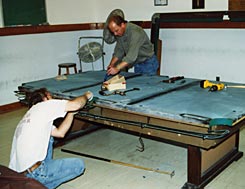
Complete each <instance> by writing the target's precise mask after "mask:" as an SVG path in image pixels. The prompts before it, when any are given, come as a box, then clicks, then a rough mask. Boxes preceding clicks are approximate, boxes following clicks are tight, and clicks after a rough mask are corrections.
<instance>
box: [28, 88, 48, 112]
mask: <svg viewBox="0 0 245 189" xmlns="http://www.w3.org/2000/svg"><path fill="white" fill-rule="evenodd" d="M47 95H48V90H47V89H46V88H40V89H37V90H35V91H33V92H32V93H31V94H30V96H29V100H28V102H29V108H31V107H32V106H33V105H35V104H37V103H39V102H42V101H43V100H44V98H45V97H47Z"/></svg>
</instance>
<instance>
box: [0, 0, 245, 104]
mask: <svg viewBox="0 0 245 189" xmlns="http://www.w3.org/2000/svg"><path fill="white" fill-rule="evenodd" d="M191 2H192V0H181V1H180V0H169V1H168V6H154V0H150V1H142V0H134V1H132V0H130V1H129V0H125V1H123V2H122V1H119V0H103V1H102V0H90V1H85V0H69V1H67V0H46V6H47V17H48V22H49V23H50V24H72V23H91V22H104V21H105V20H106V18H107V16H108V14H109V13H110V12H111V11H112V10H113V9H116V8H120V9H122V10H123V11H124V13H125V17H126V19H127V20H134V21H136V20H143V21H149V20H151V17H152V15H153V14H154V13H156V12H186V11H215V10H227V9H228V0H217V1H213V0H206V1H205V2H206V5H205V7H206V8H205V9H204V10H192V8H191ZM0 12H1V11H0ZM0 14H1V13H0ZM0 21H1V16H0ZM0 26H1V25H0ZM147 33H148V34H149V35H150V30H147ZM101 35H102V31H101V30H95V31H91V30H89V31H76V32H57V33H44V34H33V35H17V36H3V37H0V91H1V95H0V105H4V104H9V103H12V102H16V101H17V98H16V97H15V96H14V92H13V91H15V90H17V87H18V86H20V85H21V84H22V83H24V82H29V81H33V80H39V79H44V78H49V77H55V76H56V75H57V71H58V66H57V65H58V63H61V62H76V63H77V66H78V68H79V61H78V56H77V54H76V52H77V48H78V47H77V43H78V38H79V37H80V36H101ZM244 36H245V33H244V30H224V31H221V30H211V31H209V30H197V29H194V30H185V29H181V30H173V29H171V30H170V29H169V30H161V32H160V38H161V39H162V40H163V52H162V53H163V56H162V70H161V74H163V75H170V76H171V75H184V76H186V77H198V78H207V79H214V78H215V76H216V75H217V74H218V75H219V76H220V77H221V79H224V80H231V81H238V82H239V81H240V82H245V79H244V77H245V76H243V74H242V69H244V68H243V67H244V66H243V63H242V60H244V59H245V57H244V56H245V53H244V47H243V44H242V41H244ZM218 42H219V43H220V44H218ZM228 43H229V44H228ZM113 47H114V45H106V46H105V52H106V56H105V64H106V65H107V64H108V62H109V60H110V57H111V54H112V51H113ZM237 57H238V60H235V58H237ZM221 63H222V64H221ZM99 65H100V66H99ZM90 66H91V65H89V64H86V65H85V64H83V67H84V70H87V69H91V67H90ZM101 68H102V67H101V62H99V63H98V64H97V63H95V69H101ZM240 68H241V69H240Z"/></svg>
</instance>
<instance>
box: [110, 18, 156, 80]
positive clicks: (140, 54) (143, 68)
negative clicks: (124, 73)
mask: <svg viewBox="0 0 245 189" xmlns="http://www.w3.org/2000/svg"><path fill="white" fill-rule="evenodd" d="M107 27H108V29H109V30H110V32H111V33H112V34H113V35H114V37H115V40H116V42H117V43H116V46H115V49H114V53H113V57H112V59H111V61H110V64H109V66H108V68H107V74H108V75H115V74H117V73H118V72H119V71H120V70H122V69H125V68H126V69H127V68H131V67H134V72H135V73H141V74H147V75H156V74H157V69H158V67H159V63H158V60H157V57H156V55H155V54H154V48H153V44H152V43H151V41H150V39H149V37H148V36H147V34H146V33H145V31H144V30H143V29H142V28H141V27H139V26H137V25H135V24H133V23H129V22H127V21H126V20H124V18H123V17H122V16H121V15H112V16H111V17H109V18H108V25H107Z"/></svg>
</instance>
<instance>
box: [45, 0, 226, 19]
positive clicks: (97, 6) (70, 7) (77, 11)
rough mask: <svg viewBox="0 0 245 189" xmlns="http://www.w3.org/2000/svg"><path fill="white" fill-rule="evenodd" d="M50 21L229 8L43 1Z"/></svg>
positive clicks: (220, 1)
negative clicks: (120, 13)
mask: <svg viewBox="0 0 245 189" xmlns="http://www.w3.org/2000/svg"><path fill="white" fill-rule="evenodd" d="M46 6H47V12H48V22H49V23H50V24H64V23H90V22H105V20H106V18H107V16H108V15H109V13H110V12H111V11H112V10H114V9H117V8H119V9H122V10H123V12H124V14H125V18H126V19H127V20H134V21H137V20H140V21H142V20H144V21H149V20H151V17H152V15H153V14H154V13H156V12H186V11H218V10H228V0H216V1H214V0H206V1H205V9H199V10H193V9H192V0H168V6H154V0H143V1H142V0H124V1H121V0H90V1H87V0H69V1H67V0H46Z"/></svg>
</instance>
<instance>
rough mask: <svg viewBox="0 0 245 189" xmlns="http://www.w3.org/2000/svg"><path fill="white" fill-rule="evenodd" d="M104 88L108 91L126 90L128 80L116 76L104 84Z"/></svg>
mask: <svg viewBox="0 0 245 189" xmlns="http://www.w3.org/2000/svg"><path fill="white" fill-rule="evenodd" d="M103 88H105V89H106V90H108V91H113V90H119V89H126V80H125V77H124V76H122V75H115V76H114V77H112V78H111V79H109V80H107V81H105V82H104V83H103Z"/></svg>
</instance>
